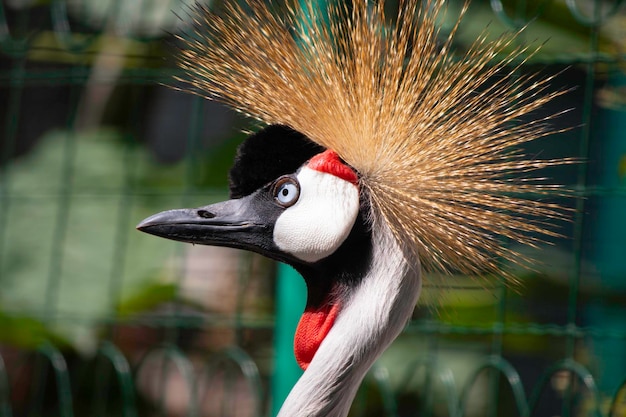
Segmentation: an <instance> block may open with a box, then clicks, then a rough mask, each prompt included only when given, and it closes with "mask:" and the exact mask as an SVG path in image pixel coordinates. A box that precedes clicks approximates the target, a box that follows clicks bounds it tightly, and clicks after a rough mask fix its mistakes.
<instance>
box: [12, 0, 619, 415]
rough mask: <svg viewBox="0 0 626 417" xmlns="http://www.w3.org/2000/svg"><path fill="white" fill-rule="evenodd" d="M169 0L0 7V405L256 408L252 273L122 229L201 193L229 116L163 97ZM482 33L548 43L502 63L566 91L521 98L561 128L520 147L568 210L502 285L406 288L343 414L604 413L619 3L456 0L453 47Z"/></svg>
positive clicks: (612, 360) (196, 200)
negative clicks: (552, 236) (569, 193)
mask: <svg viewBox="0 0 626 417" xmlns="http://www.w3.org/2000/svg"><path fill="white" fill-rule="evenodd" d="M390 3H393V2H390ZM458 6H459V5H458V4H456V3H454V2H452V3H451V6H450V10H452V11H454V8H455V7H458ZM185 7H187V6H186V5H185V4H183V2H177V1H167V0H160V1H157V0H149V1H148V0H145V1H141V0H136V1H114V0H110V1H98V2H96V1H79V0H75V1H69V0H50V1H49V2H31V1H20V0H11V1H9V0H3V2H2V3H0V51H1V52H0V115H1V118H0V128H1V130H0V131H1V132H2V133H1V136H0V147H1V148H0V149H1V151H0V288H1V290H0V417H9V416H48V415H49V416H74V415H76V416H82V415H89V416H108V415H122V416H129V417H130V416H152V415H155V416H165V415H167V416H200V415H202V416H261V415H269V414H270V410H271V401H272V392H271V384H270V379H271V378H272V377H274V378H280V374H278V372H279V371H280V370H275V369H274V367H273V365H272V364H273V362H274V357H273V353H272V352H273V346H272V340H273V335H274V331H275V329H274V318H275V317H274V312H275V300H274V296H273V293H274V285H275V278H274V276H275V265H274V264H273V263H271V262H269V261H267V260H265V259H263V258H261V257H258V256H256V255H251V254H247V253H243V252H238V251H232V250H227V249H220V248H200V247H185V246H183V245H181V244H176V243H170V242H166V241H161V240H159V239H152V238H148V237H146V236H142V235H140V234H139V233H136V232H135V231H134V227H133V226H134V224H136V222H138V221H139V220H141V219H143V218H145V217H146V216H147V215H149V214H152V213H154V212H156V211H160V210H163V209H168V208H174V207H177V206H180V207H188V206H194V205H196V206H199V205H205V204H208V203H211V202H214V201H218V200H220V199H223V198H225V196H226V194H227V190H226V180H225V179H226V171H227V168H228V166H229V164H230V161H231V160H232V156H233V155H234V151H235V147H236V145H237V143H238V142H239V141H240V140H241V139H242V137H243V136H242V134H240V133H239V131H240V130H241V129H243V128H247V127H249V126H250V122H249V121H247V120H244V119H242V118H241V117H240V116H237V115H235V114H233V113H232V112H230V111H229V110H227V109H225V108H223V107H222V106H220V105H218V104H215V103H210V102H206V101H203V100H201V99H199V98H197V97H193V96H191V95H186V94H184V93H181V92H178V91H175V90H173V89H170V88H168V87H166V86H165V85H174V84H175V82H174V81H173V76H174V75H175V74H176V73H177V70H176V69H175V68H174V67H173V66H172V65H171V59H169V58H170V57H171V56H172V55H173V54H175V53H176V48H175V41H174V39H173V36H172V35H171V33H176V32H177V31H178V30H179V28H180V26H181V25H185V24H186V23H187V22H186V21H185V10H186V9H185ZM489 22H491V23H490V25H489V26H488V28H489V30H490V31H493V32H494V33H496V34H497V33H500V32H501V31H502V30H517V29H519V28H521V27H523V26H528V27H527V29H526V30H525V31H524V32H523V33H522V34H521V36H520V41H521V42H531V41H533V40H536V41H538V42H543V41H544V40H545V39H547V38H550V40H549V41H547V42H546V44H545V46H544V47H543V48H542V51H541V52H540V53H539V54H538V55H537V56H535V58H534V59H533V60H532V61H531V62H529V63H528V64H527V65H526V66H525V68H527V70H529V71H542V72H545V73H546V74H547V75H551V74H557V76H556V78H555V80H554V82H553V84H554V88H556V89H571V90H570V91H569V92H568V94H566V95H564V96H562V98H560V99H558V100H557V101H555V102H554V103H552V104H550V108H548V109H546V110H545V111H546V112H547V113H555V112H558V111H561V110H564V109H571V111H570V112H569V113H567V115H566V116H564V117H562V118H561V119H560V121H559V123H562V126H558V127H568V128H572V127H574V128H572V129H570V130H569V131H568V132H566V133H562V134H559V135H554V136H553V137H551V138H548V139H546V140H544V141H542V142H541V143H540V144H538V148H536V149H534V148H533V149H527V152H529V153H535V154H538V155H539V154H541V156H542V157H543V156H549V157H551V156H555V157H563V156H575V157H580V158H582V159H584V160H585V161H587V162H586V163H583V164H578V165H576V166H570V167H566V168H562V169H559V170H554V172H550V173H548V175H549V176H552V177H554V178H555V180H556V181H557V182H560V183H563V184H567V185H569V186H571V187H572V188H573V189H575V190H576V193H577V195H578V196H579V197H580V198H578V199H574V200H571V201H570V200H568V201H559V202H560V203H563V204H565V205H569V206H572V208H574V209H575V211H573V213H574V215H573V221H572V222H571V223H568V224H565V225H562V229H561V230H562V233H563V235H564V237H563V238H562V239H557V240H555V241H554V242H551V243H552V245H551V246H542V247H541V248H540V249H539V250H538V251H537V253H534V255H535V257H536V258H537V259H538V260H539V261H541V262H540V263H538V264H537V266H536V269H535V270H533V271H525V272H520V274H521V275H520V277H521V278H523V281H524V285H523V286H522V287H520V288H515V289H510V288H507V287H505V286H504V285H503V284H502V283H501V282H500V281H498V280H497V279H494V280H493V282H492V281H488V282H480V283H476V282H475V281H473V280H471V279H469V278H466V277H448V278H446V279H445V282H446V287H447V289H446V291H445V292H441V290H440V289H438V288H429V287H428V285H427V288H426V291H425V294H424V296H423V298H424V299H425V301H428V299H433V298H437V299H438V300H439V301H438V302H437V305H438V306H439V307H438V308H436V309H433V308H429V307H418V308H417V309H416V312H415V315H414V318H413V320H412V321H411V322H410V323H409V325H408V326H407V328H406V331H405V332H404V333H403V335H402V336H401V337H400V338H399V339H398V340H397V341H396V342H395V343H394V344H393V346H392V347H391V348H390V350H389V352H387V353H386V354H385V355H384V356H383V357H382V358H381V359H380V360H379V361H378V363H377V364H376V366H375V367H374V368H373V369H372V371H371V372H370V374H369V375H368V377H367V378H366V381H365V382H364V384H363V386H362V387H361V389H360V391H359V394H358V395H357V399H356V401H355V403H354V405H353V410H352V414H351V415H354V416H357V415H358V416H380V415H385V416H398V417H399V416H410V415H411V416H412V415H420V416H455V417H456V416H459V417H460V416H510V415H519V416H531V415H532V416H556V415H558V416H612V417H617V416H626V263H624V262H623V258H624V254H626V238H625V236H626V220H625V219H624V217H626V137H625V134H624V132H625V131H626V129H625V128H626V100H625V98H624V97H626V72H625V68H626V67H625V66H624V58H626V53H625V51H626V43H625V41H624V40H625V39H626V11H625V8H624V6H623V2H622V1H620V0H616V1H600V0H596V1H593V0H567V1H560V0H554V1H539V0H537V1H532V0H528V1H501V0H492V1H491V2H490V3H486V2H478V1H475V2H474V4H472V7H471V9H470V12H469V13H468V17H467V18H466V23H465V24H464V25H463V26H462V27H461V29H460V35H459V45H460V46H459V47H462V45H463V42H464V41H465V42H467V43H468V42H471V40H473V39H475V38H476V36H477V34H478V33H479V32H481V31H483V30H484V28H485V27H487V25H488V24H489ZM444 26H445V22H444ZM524 70H526V69H524ZM558 127H557V128H558Z"/></svg>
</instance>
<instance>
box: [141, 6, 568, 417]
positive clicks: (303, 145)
mask: <svg viewBox="0 0 626 417" xmlns="http://www.w3.org/2000/svg"><path fill="white" fill-rule="evenodd" d="M329 3H331V4H330V5H329V6H327V7H326V8H324V9H323V10H318V9H316V8H315V7H314V6H311V5H310V3H307V2H299V1H295V0H294V1H287V2H286V5H285V7H282V8H280V7H277V6H275V5H274V6H268V3H267V2H264V1H260V0H250V1H248V2H247V4H245V6H241V5H239V4H238V3H237V2H231V3H229V5H227V6H226V7H225V9H224V10H223V11H222V12H221V13H220V14H219V15H218V14H214V13H213V12H211V11H209V10H207V9H205V8H203V7H202V6H196V7H195V8H194V9H193V10H192V12H191V13H192V16H193V21H194V28H193V33H192V34H190V36H186V37H181V41H182V43H183V48H182V50H181V54H180V56H181V59H180V66H181V67H182V68H183V69H184V70H185V71H186V73H187V75H188V77H186V78H185V81H186V82H187V83H189V85H190V89H191V90H192V92H194V93H196V94H200V95H202V96H204V97H207V98H214V99H218V100H221V101H224V102H226V103H228V104H230V105H231V106H232V107H234V108H235V109H236V110H238V111H240V112H242V113H244V114H246V115H248V116H251V117H254V118H255V119H257V120H259V121H260V122H262V123H265V124H267V125H268V127H266V128H265V129H263V130H260V131H259V132H257V133H255V134H252V135H251V136H250V137H248V138H247V139H246V140H245V141H244V143H243V144H242V145H241V146H240V148H239V150H238V154H237V157H236V159H235V162H234V165H233V167H232V169H231V171H230V191H231V199H230V200H228V201H224V202H221V203H217V204H213V205H209V206H205V207H200V208H195V209H179V210H169V211H165V212H162V213H159V214H156V215H154V216H152V217H149V218H147V219H145V220H144V221H143V222H142V223H140V224H139V225H138V228H139V230H141V231H144V232H147V233H150V234H154V235H157V236H161V237H165V238H169V239H174V240H178V241H183V242H190V243H196V244H206V245H218V246H229V247H234V248H240V249H246V250H250V251H254V252H258V253H260V254H263V255H265V256H268V257H270V258H273V259H276V260H278V261H281V262H286V263H288V264H290V265H292V266H293V267H294V268H295V269H296V270H297V271H298V272H299V273H300V274H301V275H302V276H303V278H304V280H305V281H306V284H307V288H308V299H307V305H306V309H305V311H304V313H303V315H302V318H301V320H300V323H299V325H298V328H297V331H296V335H295V353H296V358H297V360H298V363H299V364H300V366H301V367H302V368H303V369H305V372H304V374H303V376H302V377H301V379H300V380H299V381H298V383H297V384H296V386H295V387H294V388H293V390H292V392H291V393H290V395H289V396H288V398H287V400H286V401H285V403H284V405H283V407H282V409H281V412H280V416H282V417H294V416H298V417H300V416H302V417H312V416H319V417H341V416H345V415H347V413H348V410H349V408H350V405H351V403H352V400H353V398H354V395H355V393H356V390H357V388H358V386H359V384H360V382H361V380H362V379H363V377H364V375H365V373H366V372H367V371H368V369H369V368H370V366H371V365H372V363H373V362H374V361H375V360H376V358H377V357H378V356H379V355H380V354H381V353H382V352H383V351H384V350H385V348H386V347H387V346H388V345H389V344H390V343H391V342H392V341H393V340H394V338H395V337H396V336H397V335H398V334H399V333H400V331H401V330H402V328H403V327H404V326H405V324H406V322H407V320H408V318H409V317H410V315H411V313H412V311H413V308H414V306H415V304H416V302H417V299H418V296H419V292H420V288H421V273H420V271H421V269H422V268H426V269H438V270H443V271H450V270H455V271H460V272H462V273H467V274H478V273H484V272H500V267H499V265H500V261H501V260H509V261H513V262H517V263H523V262H524V259H523V258H522V257H521V256H520V255H519V254H517V253H515V252H513V251H511V250H509V249H507V248H503V247H501V245H500V242H501V239H502V237H504V238H508V239H512V240H514V241H517V242H521V243H525V244H533V243H535V239H536V234H537V233H544V234H550V233H551V232H550V231H548V230H546V229H545V228H544V226H543V225H544V223H545V220H546V219H547V218H553V217H558V216H560V214H559V211H558V209H557V208H556V207H554V206H552V205H550V204H547V203H543V202H540V201H535V200H530V199H526V198H524V196H523V195H527V194H528V193H544V192H546V191H549V190H550V189H551V188H552V187H551V186H547V185H543V184H541V183H540V182H539V181H533V180H531V179H529V178H527V175H528V174H527V173H528V172H532V171H534V170H536V169H540V168H543V167H546V166H551V165H554V164H559V163H563V162H564V161H561V160H558V161H553V160H538V159H529V158H526V157H525V156H524V155H523V154H522V153H521V152H520V151H519V149H518V148H519V147H520V145H522V144H524V143H525V142H528V141H531V140H535V139H537V138H540V137H542V136H544V135H546V134H547V133H549V130H548V129H547V128H546V127H545V123H544V122H545V121H546V119H543V120H541V121H535V122H527V123H520V122H518V120H519V119H520V117H521V116H523V115H527V114H528V113H530V112H532V111H534V110H536V109H537V108H538V107H540V106H541V105H542V104H544V103H545V102H547V101H548V100H550V99H551V98H553V97H555V96H556V95H558V94H559V93H547V92H546V87H547V83H548V81H549V80H542V79H537V78H535V77H530V78H529V79H524V78H518V77H515V76H514V69H511V68H514V65H513V64H516V63H517V62H518V61H519V60H520V59H523V58H522V57H523V56H524V55H525V54H526V53H527V52H528V50H527V49H526V48H522V47H515V46H513V45H514V41H513V38H514V37H513V36H509V37H503V38H500V39H497V40H495V41H491V42H490V41H487V40H486V38H480V39H478V40H477V41H476V42H475V43H474V44H473V45H472V46H471V47H470V48H469V51H468V52H467V53H466V54H465V55H463V56H461V57H456V58H455V59H452V58H451V57H450V49H451V48H452V41H453V38H454V34H455V32H456V29H457V27H458V24H457V26H455V27H454V28H453V29H452V31H451V32H450V33H449V34H448V35H447V37H444V39H443V41H441V39H439V38H440V36H439V35H440V34H439V29H437V26H436V21H437V19H438V18H439V17H440V15H441V14H442V13H443V10H444V9H445V7H444V1H442V0H431V1H426V2H424V3H422V2H421V1H419V0H405V1H401V2H400V9H399V12H398V15H397V16H396V18H395V25H391V24H390V23H389V19H388V18H387V17H386V16H385V12H384V4H383V3H384V2H382V1H380V2H377V3H374V4H373V5H372V4H370V2H368V1H367V0H354V1H352V2H336V3H334V2H329ZM307 4H308V5H307ZM505 51H507V52H505ZM531 53H532V51H531ZM499 54H500V55H501V57H500V59H498V60H494V58H495V57H496V56H498V55H499ZM494 76H497V77H494ZM494 78H495V81H494ZM548 119H549V118H548ZM522 177H524V178H522ZM533 219H534V220H533Z"/></svg>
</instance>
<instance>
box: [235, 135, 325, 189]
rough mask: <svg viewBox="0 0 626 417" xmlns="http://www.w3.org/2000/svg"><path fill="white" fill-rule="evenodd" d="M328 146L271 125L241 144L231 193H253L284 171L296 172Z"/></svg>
mask: <svg viewBox="0 0 626 417" xmlns="http://www.w3.org/2000/svg"><path fill="white" fill-rule="evenodd" d="M320 152H324V148H323V147H321V146H319V145H318V144H316V143H314V142H313V141H311V140H310V139H309V138H307V137H306V136H305V135H303V134H302V133H300V132H297V131H295V130H293V129H291V128H290V127H287V126H283V125H271V126H268V127H266V128H265V129H263V130H261V131H259V132H257V133H255V134H253V135H251V136H249V137H248V138H246V140H245V141H244V142H243V143H242V144H241V145H239V148H238V149H237V155H236V156H235V162H234V164H233V167H232V168H231V169H230V174H229V180H230V196H231V198H241V197H244V196H247V195H250V194H252V193H253V192H254V191H256V190H258V189H259V188H261V187H262V186H264V185H266V184H268V183H270V182H271V181H273V180H275V179H276V178H278V177H280V176H281V175H286V174H291V173H293V172H295V171H296V170H297V169H298V168H299V167H300V166H301V165H302V164H304V163H305V162H306V161H308V160H309V159H311V158H312V157H313V156H314V155H317V154H318V153H320Z"/></svg>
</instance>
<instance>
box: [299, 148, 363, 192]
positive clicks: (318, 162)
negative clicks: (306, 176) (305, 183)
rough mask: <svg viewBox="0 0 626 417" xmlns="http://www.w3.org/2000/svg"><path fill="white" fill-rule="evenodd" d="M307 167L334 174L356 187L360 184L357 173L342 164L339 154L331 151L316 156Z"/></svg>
mask: <svg viewBox="0 0 626 417" xmlns="http://www.w3.org/2000/svg"><path fill="white" fill-rule="evenodd" d="M307 166H308V167H309V168H311V169H314V170H316V171H319V172H325V173H327V174H332V175H334V176H336V177H339V178H341V179H343V180H346V181H348V182H351V183H352V184H354V185H356V184H357V183H358V182H359V177H358V176H357V175H356V173H355V172H354V171H353V170H352V169H351V168H350V167H349V166H347V165H346V164H344V163H343V162H341V159H339V155H337V152H335V151H331V150H330V149H329V150H327V151H324V152H322V153H318V154H317V155H315V156H314V157H313V158H311V159H310V160H309V163H308V164H307Z"/></svg>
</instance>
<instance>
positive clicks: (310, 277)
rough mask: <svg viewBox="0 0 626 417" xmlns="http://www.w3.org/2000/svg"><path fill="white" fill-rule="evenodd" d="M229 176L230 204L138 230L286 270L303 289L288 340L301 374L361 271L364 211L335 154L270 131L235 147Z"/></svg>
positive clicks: (167, 215) (350, 174)
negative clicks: (235, 252)
mask: <svg viewBox="0 0 626 417" xmlns="http://www.w3.org/2000/svg"><path fill="white" fill-rule="evenodd" d="M229 177H230V194H231V198H230V199H229V200H226V201H223V202H219V203H215V204H211V205H207V206H203V207H198V208H185V209H176V210H168V211H164V212H161V213H158V214H155V215H153V216H151V217H148V218H147V219H145V220H143V221H142V222H141V223H140V224H139V225H138V226H137V228H138V229H139V230H141V231H143V232H146V233H149V234H152V235H156V236H160V237H164V238H168V239H172V240H177V241H182V242H187V243H194V244H201V245H214V246H227V247H232V248H238V249H245V250H250V251H253V252H257V253H260V254H262V255H265V256H267V257H269V258H272V259H275V260H278V261H281V262H285V263H287V264H290V265H292V266H293V267H294V268H295V269H296V270H297V271H299V272H300V273H301V275H302V276H303V277H304V278H305V281H306V283H307V287H308V290H309V297H308V301H307V307H306V310H305V312H304V314H303V316H302V319H301V321H300V325H299V326H298V330H297V333H296V340H295V353H296V359H297V360H298V363H299V364H300V366H301V367H302V368H304V369H306V367H307V366H308V364H309V363H310V361H311V360H312V358H313V355H314V354H315V352H316V351H317V349H318V347H319V345H320V344H321V342H322V340H323V339H324V337H325V335H326V334H327V333H328V331H329V330H330V328H331V327H332V324H333V322H334V320H335V319H336V317H337V314H338V313H339V310H340V307H341V305H342V299H341V298H342V297H341V294H343V293H345V292H344V291H343V289H345V288H346V287H349V286H350V284H351V283H352V282H354V281H356V280H357V278H356V277H357V276H359V275H360V274H359V272H360V271H359V265H363V264H366V262H363V261H364V259H365V260H366V259H367V256H366V255H367V253H368V248H369V244H370V238H369V236H370V232H369V228H368V226H367V224H366V219H367V210H368V204H367V200H366V199H365V198H363V197H362V196H361V193H360V192H359V185H358V181H359V177H358V174H357V173H356V172H355V171H354V170H353V169H352V168H351V167H349V166H348V165H347V164H345V163H344V162H343V161H342V160H341V159H340V158H339V156H338V155H337V154H336V153H335V152H334V151H332V150H327V149H324V148H323V147H321V146H319V145H317V144H315V143H314V142H312V141H310V140H309V139H308V138H306V136H304V135H302V134H300V133H298V132H296V131H295V130H293V129H290V128H288V127H286V126H281V125H273V126H269V127H267V128H265V129H263V130H261V131H260V132H258V133H256V134H253V135H251V136H250V137H248V138H247V139H246V140H245V141H244V142H243V143H242V145H241V146H240V147H239V149H238V152H237V156H236V158H235V161H234V164H233V166H232V168H231V170H230V175H229ZM364 256H365V257H364Z"/></svg>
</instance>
